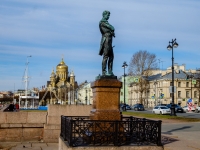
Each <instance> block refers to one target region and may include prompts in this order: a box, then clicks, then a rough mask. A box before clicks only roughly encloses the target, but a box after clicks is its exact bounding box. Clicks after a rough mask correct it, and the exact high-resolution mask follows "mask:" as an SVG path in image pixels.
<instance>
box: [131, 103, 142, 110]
mask: <svg viewBox="0 0 200 150" xmlns="http://www.w3.org/2000/svg"><path fill="white" fill-rule="evenodd" d="M132 109H133V110H135V111H138V110H142V111H143V110H144V105H143V104H135V105H133V106H132Z"/></svg>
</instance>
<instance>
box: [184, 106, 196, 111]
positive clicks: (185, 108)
mask: <svg viewBox="0 0 200 150" xmlns="http://www.w3.org/2000/svg"><path fill="white" fill-rule="evenodd" d="M182 108H183V110H184V112H189V110H190V109H189V107H188V106H184V107H182ZM191 111H195V108H194V107H193V106H192V107H191Z"/></svg>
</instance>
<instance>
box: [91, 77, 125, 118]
mask: <svg viewBox="0 0 200 150" xmlns="http://www.w3.org/2000/svg"><path fill="white" fill-rule="evenodd" d="M91 87H92V91H93V109H92V110H91V114H90V118H91V119H92V120H121V113H120V110H119V105H120V88H121V87H122V82H120V81H118V80H117V79H116V78H106V77H103V78H100V79H98V80H96V81H94V82H93V83H92V84H91Z"/></svg>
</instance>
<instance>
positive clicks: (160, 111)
mask: <svg viewBox="0 0 200 150" xmlns="http://www.w3.org/2000/svg"><path fill="white" fill-rule="evenodd" d="M152 112H153V113H154V114H161V115H163V114H171V110H170V108H168V107H166V106H155V107H154V108H153V110H152Z"/></svg>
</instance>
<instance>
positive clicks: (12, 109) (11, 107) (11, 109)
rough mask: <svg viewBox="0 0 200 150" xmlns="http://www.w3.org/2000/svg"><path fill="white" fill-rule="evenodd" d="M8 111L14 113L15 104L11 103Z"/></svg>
mask: <svg viewBox="0 0 200 150" xmlns="http://www.w3.org/2000/svg"><path fill="white" fill-rule="evenodd" d="M8 111H14V104H13V102H11V103H10V105H9V106H8Z"/></svg>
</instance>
